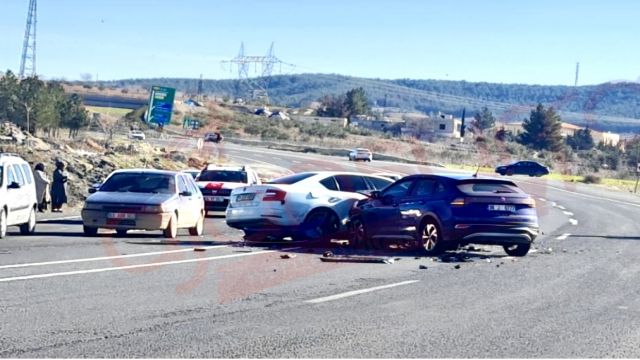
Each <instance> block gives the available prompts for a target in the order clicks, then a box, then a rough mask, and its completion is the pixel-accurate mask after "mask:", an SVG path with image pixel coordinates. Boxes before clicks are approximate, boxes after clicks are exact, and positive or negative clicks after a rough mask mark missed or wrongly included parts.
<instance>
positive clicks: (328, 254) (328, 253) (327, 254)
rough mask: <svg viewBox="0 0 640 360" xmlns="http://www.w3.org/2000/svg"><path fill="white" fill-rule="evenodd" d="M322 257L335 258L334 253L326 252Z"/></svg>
mask: <svg viewBox="0 0 640 360" xmlns="http://www.w3.org/2000/svg"><path fill="white" fill-rule="evenodd" d="M322 256H324V257H332V256H333V253H332V252H331V251H325V252H324V253H323V254H322Z"/></svg>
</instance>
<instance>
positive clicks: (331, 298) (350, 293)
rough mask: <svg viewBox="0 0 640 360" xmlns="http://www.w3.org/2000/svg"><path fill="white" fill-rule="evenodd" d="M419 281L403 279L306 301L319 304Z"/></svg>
mask: <svg viewBox="0 0 640 360" xmlns="http://www.w3.org/2000/svg"><path fill="white" fill-rule="evenodd" d="M418 281H420V280H407V281H402V282H399V283H394V284H388V285H382V286H376V287H372V288H368V289H361V290H353V291H347V292H344V293H341V294H336V295H331V296H325V297H321V298H317V299H312V300H307V301H305V302H306V303H309V304H319V303H323V302H327V301H334V300H339V299H344V298H346V297H351V296H356V295H360V294H366V293H369V292H373V291H378V290H384V289H389V288H393V287H396V286H403V285H409V284H414V283H417V282H418Z"/></svg>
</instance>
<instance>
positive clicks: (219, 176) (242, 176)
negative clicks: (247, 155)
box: [198, 170, 247, 183]
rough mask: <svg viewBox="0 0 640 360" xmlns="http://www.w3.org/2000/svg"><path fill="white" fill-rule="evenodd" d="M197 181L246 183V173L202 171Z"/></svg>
mask: <svg viewBox="0 0 640 360" xmlns="http://www.w3.org/2000/svg"><path fill="white" fill-rule="evenodd" d="M198 180H199V181H220V182H237V183H246V182H247V173H246V171H231V170H204V171H202V173H200V177H199V178H198Z"/></svg>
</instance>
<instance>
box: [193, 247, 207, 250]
mask: <svg viewBox="0 0 640 360" xmlns="http://www.w3.org/2000/svg"><path fill="white" fill-rule="evenodd" d="M193 251H207V249H205V248H201V247H197V248H193Z"/></svg>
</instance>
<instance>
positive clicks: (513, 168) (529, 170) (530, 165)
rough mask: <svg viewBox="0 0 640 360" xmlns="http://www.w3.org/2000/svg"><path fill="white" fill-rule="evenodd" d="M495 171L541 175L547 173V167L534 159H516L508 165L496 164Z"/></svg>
mask: <svg viewBox="0 0 640 360" xmlns="http://www.w3.org/2000/svg"><path fill="white" fill-rule="evenodd" d="M496 173H498V174H500V175H529V176H543V175H548V174H549V168H547V167H546V166H544V165H542V164H540V163H538V162H535V161H516V162H514V163H511V164H509V165H503V166H498V167H497V168H496Z"/></svg>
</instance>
